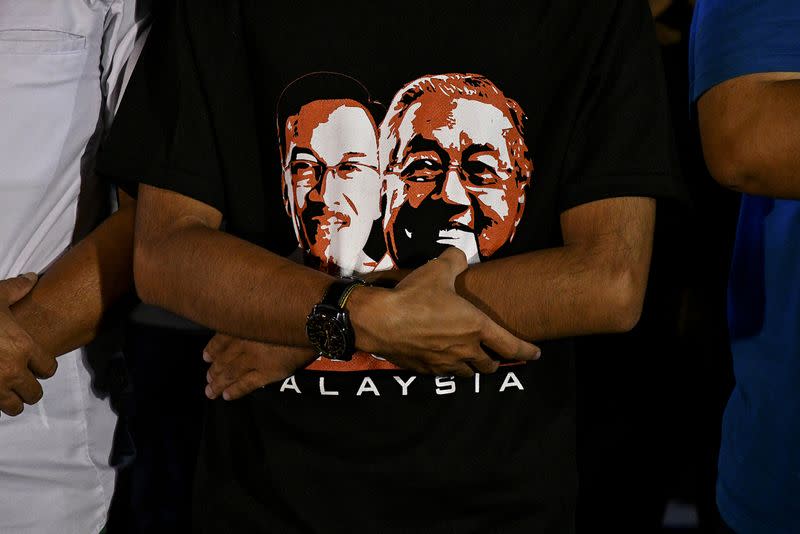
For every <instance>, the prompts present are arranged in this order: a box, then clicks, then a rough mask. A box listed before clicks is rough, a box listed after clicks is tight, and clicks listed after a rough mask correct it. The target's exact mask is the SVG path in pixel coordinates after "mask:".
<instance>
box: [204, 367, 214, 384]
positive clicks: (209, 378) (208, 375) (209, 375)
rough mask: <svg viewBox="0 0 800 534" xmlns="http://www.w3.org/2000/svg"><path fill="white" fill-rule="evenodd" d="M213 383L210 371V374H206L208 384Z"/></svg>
mask: <svg viewBox="0 0 800 534" xmlns="http://www.w3.org/2000/svg"><path fill="white" fill-rule="evenodd" d="M213 381H214V379H212V378H211V369H209V370H208V372H207V373H206V382H208V383H209V384H210V383H211V382H213Z"/></svg>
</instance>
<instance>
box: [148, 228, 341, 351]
mask: <svg viewBox="0 0 800 534" xmlns="http://www.w3.org/2000/svg"><path fill="white" fill-rule="evenodd" d="M147 248H148V250H146V251H141V252H140V251H137V259H136V260H135V262H136V263H135V265H136V266H135V269H136V279H137V289H138V291H139V295H140V297H141V298H142V299H143V300H144V301H145V302H148V303H151V304H155V305H157V306H160V307H162V308H165V309H167V310H170V311H172V312H174V313H177V314H178V315H182V316H184V317H187V318H188V319H191V320H193V321H195V322H197V323H199V324H202V325H204V326H206V327H208V328H210V329H212V330H214V331H216V332H223V333H225V334H228V335H231V336H235V337H239V338H244V339H251V340H255V341H262V342H268V343H276V344H283V345H294V346H307V345H308V340H307V338H306V334H305V317H306V316H307V315H308V312H309V311H311V307H312V306H313V305H314V304H315V303H317V302H319V301H320V300H321V298H322V295H323V293H324V292H325V290H326V288H327V287H328V286H329V285H330V283H331V282H332V281H333V278H332V277H330V276H329V275H327V274H324V273H322V272H319V271H316V270H314V269H311V268H308V267H304V266H302V265H299V264H297V263H295V262H293V261H291V260H288V259H286V258H283V257H281V256H278V255H276V254H274V253H271V252H269V251H267V250H264V249H262V248H260V247H258V246H256V245H253V244H251V243H248V242H246V241H243V240H241V239H239V238H237V237H234V236H232V235H230V234H227V233H224V232H221V231H218V230H214V229H212V228H208V227H205V226H201V225H197V226H188V227H184V228H182V229H181V230H178V231H175V232H174V233H172V235H170V236H167V237H165V238H164V239H161V240H159V241H158V243H157V244H153V245H152V246H149V247H147Z"/></svg>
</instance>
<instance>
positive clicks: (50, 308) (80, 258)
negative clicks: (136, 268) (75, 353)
mask: <svg viewBox="0 0 800 534" xmlns="http://www.w3.org/2000/svg"><path fill="white" fill-rule="evenodd" d="M134 214H135V208H134V206H133V205H132V204H127V205H125V206H123V207H122V208H121V209H120V210H118V211H117V212H116V213H114V214H113V215H112V216H111V217H109V218H108V219H107V220H106V221H104V222H103V224H101V225H100V226H99V227H98V228H97V229H95V231H94V232H92V233H91V234H90V235H89V236H87V237H86V238H85V239H83V240H82V241H81V242H80V243H78V244H77V245H75V246H74V247H73V248H71V249H70V250H69V251H67V252H66V253H65V254H64V255H63V256H62V257H61V258H59V259H58V260H57V261H56V262H55V263H54V264H53V265H52V266H51V267H50V269H48V271H47V272H46V273H44V275H42V276H41V277H40V279H39V282H38V284H37V285H36V287H35V288H34V289H33V290H32V291H31V292H30V293H29V294H28V295H27V296H26V297H25V298H24V299H22V300H21V301H20V302H18V303H17V304H16V305H15V306H14V307H13V308H12V312H13V314H14V317H15V319H16V320H17V322H18V323H19V325H20V326H21V327H22V328H23V329H24V330H25V331H26V332H28V334H30V336H31V337H32V338H33V339H34V341H36V342H37V343H38V344H39V346H41V347H42V349H43V350H44V351H45V353H47V354H50V355H61V354H65V353H67V352H69V351H71V350H74V349H76V348H78V347H81V346H83V345H85V344H86V343H88V342H89V341H91V340H92V339H94V337H95V335H96V333H97V330H98V328H99V326H100V324H101V321H102V318H103V315H104V313H105V311H106V310H107V309H108V308H109V307H110V306H111V305H112V304H113V303H114V302H115V301H116V300H117V299H118V298H119V297H121V296H122V295H123V294H125V293H126V292H128V291H130V290H131V289H132V287H133V276H132V269H131V263H132V251H133V225H134V223H133V219H134Z"/></svg>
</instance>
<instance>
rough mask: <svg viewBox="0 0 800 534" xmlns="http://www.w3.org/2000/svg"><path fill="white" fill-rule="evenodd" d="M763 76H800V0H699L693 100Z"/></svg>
mask: <svg viewBox="0 0 800 534" xmlns="http://www.w3.org/2000/svg"><path fill="white" fill-rule="evenodd" d="M757 72H800V0H697V5H696V7H695V12H694V18H693V20H692V30H691V37H690V43H689V82H690V95H691V99H692V101H693V102H696V101H697V99H698V98H700V96H702V95H703V93H705V92H706V91H708V90H709V89H711V88H712V87H714V86H715V85H717V84H719V83H722V82H724V81H725V80H729V79H731V78H735V77H737V76H743V75H745V74H753V73H757Z"/></svg>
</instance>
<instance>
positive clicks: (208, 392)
mask: <svg viewBox="0 0 800 534" xmlns="http://www.w3.org/2000/svg"><path fill="white" fill-rule="evenodd" d="M206 397H208V398H209V399H213V398H214V390H213V389H211V386H206Z"/></svg>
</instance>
